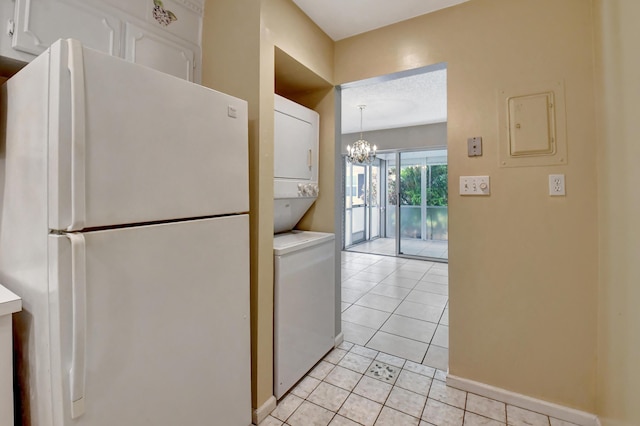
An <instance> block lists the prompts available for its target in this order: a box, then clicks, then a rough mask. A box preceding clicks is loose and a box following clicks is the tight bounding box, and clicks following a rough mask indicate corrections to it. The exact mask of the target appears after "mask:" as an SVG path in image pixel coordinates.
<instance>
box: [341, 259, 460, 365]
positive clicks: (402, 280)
mask: <svg viewBox="0 0 640 426" xmlns="http://www.w3.org/2000/svg"><path fill="white" fill-rule="evenodd" d="M448 279H449V278H448V268H447V264H446V263H434V262H428V261H423V260H413V259H402V258H397V257H388V256H378V255H372V254H365V253H353V252H343V253H342V331H343V333H344V339H345V341H348V342H352V343H355V344H358V345H361V346H364V347H367V348H370V349H374V350H377V351H382V352H384V353H388V354H391V355H395V356H398V357H401V358H404V359H408V360H410V361H413V362H417V363H422V364H425V365H428V366H430V367H434V368H439V369H441V370H445V371H446V370H447V367H448V357H449V349H448V347H449V310H448V309H447V306H448V301H449V296H448V294H449V291H448Z"/></svg>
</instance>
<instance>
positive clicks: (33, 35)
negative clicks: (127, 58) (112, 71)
mask: <svg viewBox="0 0 640 426" xmlns="http://www.w3.org/2000/svg"><path fill="white" fill-rule="evenodd" d="M120 34H121V21H120V20H119V19H118V18H116V17H115V16H112V15H109V14H108V13H106V12H104V11H102V10H98V9H95V8H91V7H87V4H86V3H80V2H75V1H72V0H16V18H15V28H14V33H13V42H12V45H13V48H14V49H16V50H19V51H22V52H26V53H30V54H32V55H36V56H37V55H39V54H41V53H42V52H44V51H45V50H46V49H47V48H48V47H49V46H50V45H51V44H52V43H53V42H54V41H56V40H58V39H60V38H75V39H78V40H81V41H82V44H84V45H85V46H87V47H90V48H92V49H96V50H100V51H102V52H105V53H109V54H110V55H114V56H120Z"/></svg>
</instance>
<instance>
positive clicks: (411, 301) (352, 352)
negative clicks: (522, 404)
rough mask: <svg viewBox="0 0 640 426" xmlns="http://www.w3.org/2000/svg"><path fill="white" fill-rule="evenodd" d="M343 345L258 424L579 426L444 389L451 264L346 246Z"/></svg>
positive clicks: (343, 273)
mask: <svg viewBox="0 0 640 426" xmlns="http://www.w3.org/2000/svg"><path fill="white" fill-rule="evenodd" d="M342 279H343V282H342V300H343V303H342V308H343V322H342V329H343V332H344V335H345V342H344V343H342V344H341V345H340V346H339V347H338V348H336V349H334V350H333V351H331V352H330V353H328V354H327V355H326V356H325V357H324V359H323V360H321V361H320V362H319V363H318V364H316V366H315V367H314V368H313V369H312V370H311V371H310V372H309V373H308V374H307V375H306V376H305V377H304V378H303V379H302V380H301V381H300V382H298V384H297V385H296V386H295V387H294V388H293V389H292V390H291V391H290V392H289V393H288V394H287V395H286V396H285V397H284V398H283V399H281V400H280V402H279V403H278V406H277V407H276V409H275V410H274V411H273V412H272V413H271V415H270V416H268V417H267V419H265V420H264V421H263V422H262V423H261V424H260V425H261V426H327V425H330V426H352V425H356V426H358V425H364V426H371V425H376V426H433V425H435V426H501V425H502V426H503V425H507V424H508V425H513V426H525V425H528V426H576V425H573V424H571V423H567V422H562V421H560V420H557V419H553V418H549V417H547V416H545V415H542V414H539V413H534V412H532V411H528V410H524V409H522V408H518V407H515V406H511V405H506V404H504V403H502V402H499V401H495V400H491V399H487V398H484V397H482V396H479V395H474V394H471V393H467V392H464V391H462V390H459V389H455V388H452V387H450V386H447V384H446V383H445V380H446V370H447V367H448V346H449V344H448V334H449V329H448V325H449V322H448V308H447V306H448V305H447V304H448V269H447V265H446V264H442V263H433V262H426V261H416V260H407V259H400V258H394V257H384V256H376V255H370V254H361V253H352V252H344V253H343V255H342Z"/></svg>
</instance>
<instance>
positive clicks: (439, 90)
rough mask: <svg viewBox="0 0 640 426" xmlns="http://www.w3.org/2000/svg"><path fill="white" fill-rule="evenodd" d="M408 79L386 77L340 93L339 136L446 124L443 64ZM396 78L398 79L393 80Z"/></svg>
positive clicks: (445, 77) (344, 88)
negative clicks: (340, 120)
mask: <svg viewBox="0 0 640 426" xmlns="http://www.w3.org/2000/svg"><path fill="white" fill-rule="evenodd" d="M417 72H418V73H417V74H413V75H408V76H391V77H389V76H387V77H386V78H380V79H376V80H380V81H373V82H371V81H366V82H359V83H356V84H352V85H346V86H345V87H343V89H342V133H343V134H348V133H356V132H359V131H360V108H359V106H360V105H364V106H365V108H364V109H363V110H362V129H363V131H365V132H366V131H370V130H381V129H393V128H398V127H409V126H418V125H423V124H432V123H442V122H445V121H447V70H446V68H445V67H444V65H443V64H440V65H437V66H434V67H429V68H427V69H421V70H417ZM394 77H397V78H394Z"/></svg>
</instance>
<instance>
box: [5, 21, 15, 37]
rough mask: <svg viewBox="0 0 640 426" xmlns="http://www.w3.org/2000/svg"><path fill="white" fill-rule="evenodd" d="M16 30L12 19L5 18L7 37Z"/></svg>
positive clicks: (11, 35)
mask: <svg viewBox="0 0 640 426" xmlns="http://www.w3.org/2000/svg"><path fill="white" fill-rule="evenodd" d="M15 30H16V23H15V22H14V21H13V19H9V20H7V35H8V36H9V37H13V33H14V32H15Z"/></svg>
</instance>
